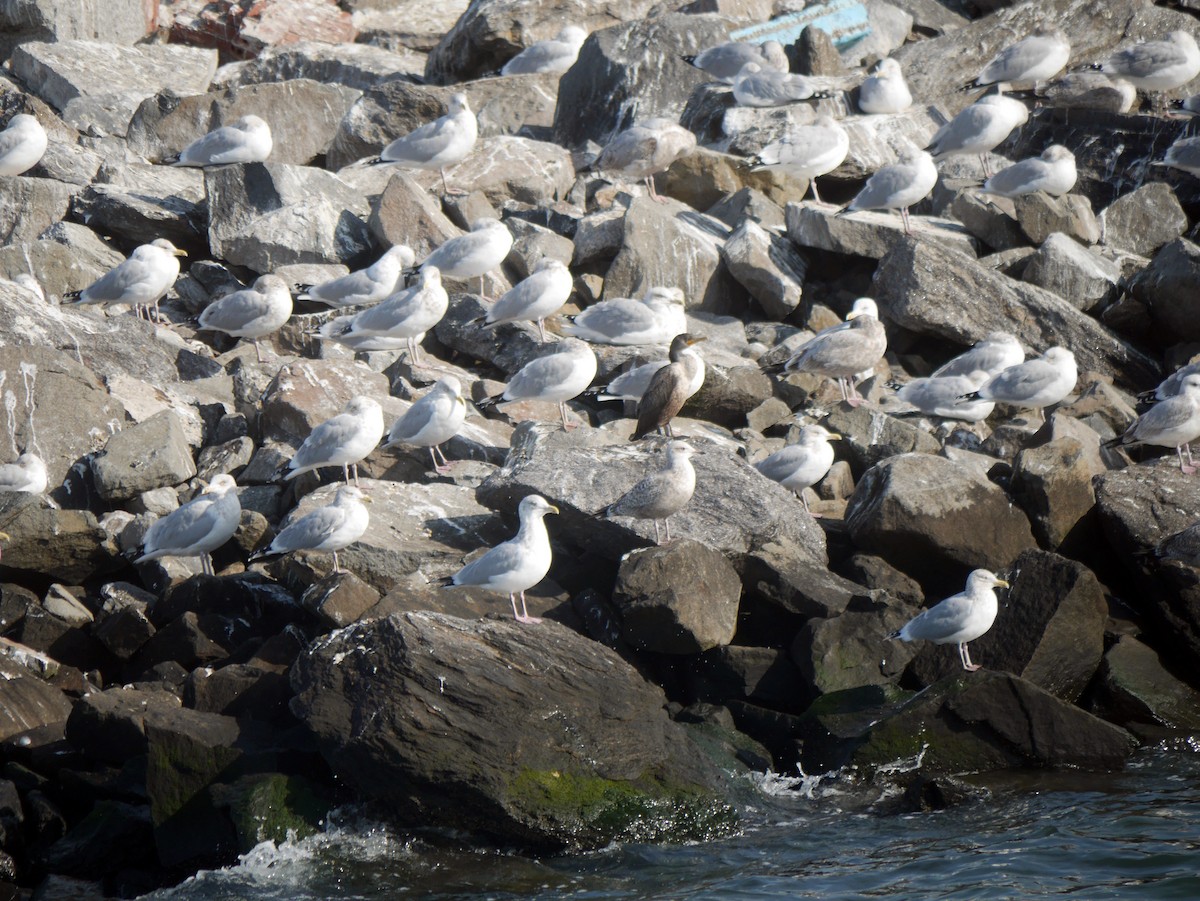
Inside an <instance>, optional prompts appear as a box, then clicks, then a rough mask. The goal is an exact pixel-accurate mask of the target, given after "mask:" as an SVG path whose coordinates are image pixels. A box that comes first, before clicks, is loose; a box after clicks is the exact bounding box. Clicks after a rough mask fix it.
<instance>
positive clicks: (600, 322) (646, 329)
mask: <svg viewBox="0 0 1200 901" xmlns="http://www.w3.org/2000/svg"><path fill="white" fill-rule="evenodd" d="M686 331H687V316H686V314H685V313H684V298H683V291H681V290H680V289H679V288H661V287H655V288H651V289H650V290H649V291H647V292H646V296H645V297H644V298H642V299H641V300H635V299H634V298H632V297H614V298H613V299H612V300H602V301H600V302H599V303H594V304H592V305H591V306H590V307H588V308H587V309H585V310H584V311H583V312H582V313H579V314H577V315H576V316H574V317H573V318H572V319H571V321H570V322H568V323H567V324H566V325H564V326H563V332H564V333H565V334H568V335H573V336H574V337H576V338H583V339H584V340H586V341H591V342H592V343H593V344H620V345H630V344H663V345H666V344H670V343H671V340H672V339H673V338H674V337H675V336H676V335H678V334H681V333H682V332H686Z"/></svg>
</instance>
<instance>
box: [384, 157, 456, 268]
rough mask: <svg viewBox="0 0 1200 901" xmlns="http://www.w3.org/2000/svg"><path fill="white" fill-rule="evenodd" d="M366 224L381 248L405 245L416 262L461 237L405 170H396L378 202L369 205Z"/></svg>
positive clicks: (432, 200)
mask: <svg viewBox="0 0 1200 901" xmlns="http://www.w3.org/2000/svg"><path fill="white" fill-rule="evenodd" d="M368 224H369V225H370V228H371V234H373V235H375V237H376V238H378V239H379V241H380V243H381V244H383V245H385V246H388V247H394V246H395V245H397V244H407V245H408V246H409V247H411V248H412V249H413V253H415V254H416V255H417V259H418V260H422V259H424V258H425V257H427V256H429V254H430V253H431V252H433V250H435V249H436V248H437V247H438V246H439V245H441V244H443V243H445V242H446V241H448V240H449V239H450V238H453V237H455V236H456V235H460V234H462V232H461V231H460V230H459V229H458V228H456V227H455V226H454V224H453V223H452V222H451V221H450V220H449V219H447V218H446V214H445V213H443V212H442V209H441V206H440V205H439V204H438V202H437V201H436V200H435V199H434V198H433V197H431V196H430V194H429V192H428V191H427V190H425V189H424V188H423V187H421V186H420V185H418V184H417V183H416V182H415V181H414V180H413V178H412V175H411V174H409V173H408V172H405V171H404V170H396V172H395V174H394V175H392V176H391V178H390V179H389V180H388V183H387V187H386V188H384V189H383V193H381V194H380V195H379V199H378V200H376V201H375V202H374V203H372V204H371V218H370V221H369V223H368Z"/></svg>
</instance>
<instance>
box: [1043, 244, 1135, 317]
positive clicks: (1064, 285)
mask: <svg viewBox="0 0 1200 901" xmlns="http://www.w3.org/2000/svg"><path fill="white" fill-rule="evenodd" d="M1021 280H1022V281H1026V282H1029V284H1031V285H1037V286H1038V287H1040V288H1045V289H1046V290H1047V291H1053V292H1054V293H1055V294H1057V295H1058V296H1059V297H1061V298H1062V299H1063V300H1065V301H1067V302H1068V303H1070V304H1071V305H1072V306H1074V307H1077V308H1079V309H1080V310H1083V311H1084V312H1085V313H1087V312H1091V311H1092V310H1095V309H1096V308H1097V307H1105V306H1108V304H1109V303H1111V302H1112V301H1114V300H1116V299H1117V297H1118V296H1119V295H1120V293H1121V267H1120V265H1119V264H1118V263H1116V262H1114V261H1112V260H1107V259H1105V258H1104V257H1102V256H1100V255H1099V254H1096V253H1092V252H1091V251H1088V250H1085V249H1084V248H1083V246H1081V245H1080V244H1079V242H1078V241H1076V240H1074V239H1073V238H1070V237H1068V236H1067V235H1064V234H1063V233H1062V232H1054V233H1053V234H1052V235H1050V236H1049V237H1048V238H1046V240H1045V241H1043V242H1042V246H1041V247H1039V248H1038V250H1037V253H1035V254H1034V255H1033V256H1031V257H1030V258H1029V261H1028V262H1027V263H1026V264H1025V268H1024V270H1023V271H1022V273H1021Z"/></svg>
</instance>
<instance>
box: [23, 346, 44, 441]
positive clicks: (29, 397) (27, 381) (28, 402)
mask: <svg viewBox="0 0 1200 901" xmlns="http://www.w3.org/2000/svg"><path fill="white" fill-rule="evenodd" d="M21 384H23V385H24V386H25V413H26V421H27V422H28V423H29V437H28V438H27V439H26V441H25V450H29V449H30V448H31V447H32V448H33V450H34V453H36V454H37V455H38V456H39V457H41V456H44V455H43V454H42V448H41V446H40V445H39V444H38V440H37V428H36V427H35V426H34V423H33V414H34V413H35V412H37V398H36V397H35V396H34V393H35V391H36V389H37V364H36V363H22V364H21Z"/></svg>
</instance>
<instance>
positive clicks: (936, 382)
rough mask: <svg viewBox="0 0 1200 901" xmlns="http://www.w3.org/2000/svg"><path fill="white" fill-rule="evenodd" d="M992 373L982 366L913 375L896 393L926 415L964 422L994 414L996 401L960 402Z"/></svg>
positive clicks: (981, 384)
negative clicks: (958, 372)
mask: <svg viewBox="0 0 1200 901" xmlns="http://www.w3.org/2000/svg"><path fill="white" fill-rule="evenodd" d="M990 378H991V375H990V374H989V373H987V372H984V371H983V370H982V369H976V370H975V371H974V372H970V373H967V374H966V375H939V376H930V377H929V378H926V379H913V380H912V381H910V382H906V383H905V384H904V385H902V386H901V387H900V390H899V391H897V392H896V397H897V398H898V399H899V400H901V401H903V402H904V403H906V404H911V405H912V406H914V407H916V408H917V409H918V410H919V411H921V412H922V413H924V414H925V415H926V416H938V417H941V418H942V419H961V420H964V421H965V422H979V421H980V420H983V419H987V418H988V417H989V416H991V415H992V410H994V409H995V408H996V405H995V404H994V403H992V402H991V401H983V400H981V401H976V402H975V403H960V402H959V400H958V399H959V398H960V397H962V396H963V395H964V394H970V393H971V392H972V391H978V390H979V389H980V388H981V387H983V385H984V383H986V382H987V381H988V379H990Z"/></svg>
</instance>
